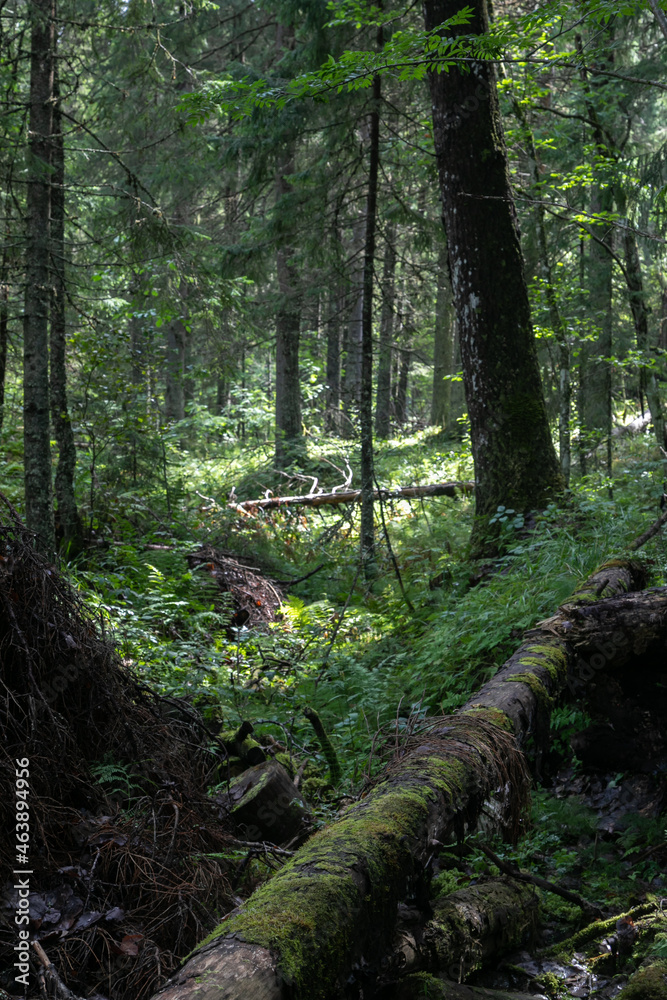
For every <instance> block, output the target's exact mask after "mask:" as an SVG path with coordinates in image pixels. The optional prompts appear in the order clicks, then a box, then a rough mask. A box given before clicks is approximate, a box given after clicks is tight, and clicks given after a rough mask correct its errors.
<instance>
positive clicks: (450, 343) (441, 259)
mask: <svg viewBox="0 0 667 1000" xmlns="http://www.w3.org/2000/svg"><path fill="white" fill-rule="evenodd" d="M453 373H454V303H453V302H452V286H451V283H450V281H449V275H448V273H447V246H446V244H444V243H443V244H442V245H441V247H440V252H439V253H438V293H437V298H436V303H435V337H434V340H433V395H432V397H431V424H432V425H433V426H434V427H440V428H441V429H442V430H443V431H444V430H445V429H446V428H447V427H448V426H449V411H450V406H451V400H452V383H451V380H450V379H449V378H447V376H448V375H453Z"/></svg>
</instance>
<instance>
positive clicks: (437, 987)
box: [391, 972, 544, 1000]
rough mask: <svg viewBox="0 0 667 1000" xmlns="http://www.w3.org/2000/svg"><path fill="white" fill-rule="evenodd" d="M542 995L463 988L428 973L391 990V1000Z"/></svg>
mask: <svg viewBox="0 0 667 1000" xmlns="http://www.w3.org/2000/svg"><path fill="white" fill-rule="evenodd" d="M534 996H535V997H543V996H544V994H533V993H508V992H507V991H506V990H487V989H485V988H484V987H483V986H464V985H462V984H460V983H453V982H449V981H447V980H445V979H439V978H437V977H436V976H432V975H430V974H429V973H423V972H416V973H412V974H411V975H409V976H406V978H405V979H404V980H403V981H402V982H401V983H400V984H399V986H398V989H396V990H392V992H391V1000H424V998H427V1000H530V998H531V997H534Z"/></svg>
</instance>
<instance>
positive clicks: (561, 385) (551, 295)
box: [513, 100, 572, 486]
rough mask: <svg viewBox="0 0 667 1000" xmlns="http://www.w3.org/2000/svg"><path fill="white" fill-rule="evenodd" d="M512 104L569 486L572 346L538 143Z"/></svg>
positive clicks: (520, 109)
mask: <svg viewBox="0 0 667 1000" xmlns="http://www.w3.org/2000/svg"><path fill="white" fill-rule="evenodd" d="M513 103H514V111H515V114H516V116H517V118H518V120H519V123H520V125H521V130H522V133H523V139H524V142H525V144H526V152H527V154H528V160H529V165H530V173H531V182H532V186H533V197H534V198H535V213H534V214H535V227H536V231H537V249H538V257H539V262H540V270H541V272H542V280H543V281H544V287H545V291H546V299H547V306H548V308H549V322H550V323H551V329H552V331H553V334H554V337H555V338H556V343H557V344H558V403H559V405H558V446H559V447H558V450H559V457H560V470H561V473H562V475H563V480H564V482H565V485H566V486H569V484H570V466H571V458H572V456H571V446H570V403H571V399H572V387H571V384H570V345H569V343H568V339H567V330H566V327H565V323H564V322H563V317H562V316H561V312H560V307H559V305H558V298H557V296H556V289H555V287H554V282H553V274H552V271H551V261H550V259H549V248H548V245H547V230H546V224H545V213H544V205H543V203H542V193H541V190H540V175H539V166H538V160H537V151H536V149H535V140H534V137H533V132H532V129H531V128H530V125H529V123H528V119H527V118H526V113H525V111H524V109H523V107H522V106H521V104H520V103H519V101H517V100H514V102H513Z"/></svg>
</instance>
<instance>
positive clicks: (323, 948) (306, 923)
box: [202, 755, 466, 1000]
mask: <svg viewBox="0 0 667 1000" xmlns="http://www.w3.org/2000/svg"><path fill="white" fill-rule="evenodd" d="M413 771H414V776H415V780H414V781H411V775H410V766H408V767H407V768H404V770H403V773H402V775H401V784H400V785H396V786H394V785H393V784H392V782H391V778H389V779H387V780H386V781H385V782H384V783H383V784H381V785H379V786H377V788H376V789H375V790H374V793H373V800H372V802H371V801H369V802H368V803H365V802H363V801H362V802H360V803H358V804H355V805H353V806H352V807H350V809H349V810H348V812H347V813H346V814H345V815H344V816H343V817H342V818H341V819H340V820H339V821H338V822H336V823H334V824H332V825H331V826H330V827H326V828H325V829H323V830H321V831H319V832H318V833H317V834H315V836H314V837H312V838H311V840H310V841H309V842H308V843H307V844H306V845H305V846H304V847H303V848H301V850H300V851H299V853H298V855H297V856H296V857H294V858H293V859H292V860H291V861H289V862H288V863H287V864H286V865H285V866H284V867H283V868H281V869H280V871H279V872H277V874H276V875H275V876H274V877H273V878H272V879H271V881H270V882H268V883H266V884H265V885H263V886H261V887H260V888H259V889H258V890H257V891H256V892H255V893H254V894H253V895H252V896H251V897H250V899H249V900H248V902H247V904H246V906H245V908H244V910H243V911H242V912H241V913H239V914H237V915H236V916H234V917H231V918H230V919H229V920H226V921H224V922H223V923H222V924H221V925H220V926H219V927H217V928H216V929H215V930H214V931H213V933H212V934H210V935H209V937H208V938H206V940H205V941H204V942H202V944H207V943H208V942H209V941H212V940H214V939H215V938H217V937H220V936H221V935H223V934H224V935H229V934H235V935H238V937H239V938H241V939H242V940H244V941H248V942H250V943H253V944H257V945H260V946H261V947H265V948H268V949H271V950H272V951H274V952H276V953H277V955H278V964H279V968H280V971H281V973H282V975H283V977H284V980H285V981H286V983H287V984H288V985H289V986H290V987H291V989H292V991H293V995H294V997H295V998H301V997H303V998H305V997H308V998H309V1000H317V998H320V997H324V996H326V995H327V993H328V992H330V986H331V983H332V982H335V979H336V976H337V975H338V973H339V970H340V969H341V968H342V967H343V965H344V963H345V958H346V956H347V955H349V953H350V952H351V951H352V950H353V949H354V946H355V944H357V942H358V940H359V938H360V936H361V935H362V934H363V933H364V930H365V929H367V928H373V935H374V936H375V935H377V934H379V933H382V931H383V930H384V929H388V927H387V928H385V925H386V924H387V922H388V920H390V919H391V916H392V914H393V909H394V904H395V902H396V900H397V898H398V896H399V894H400V892H401V891H402V889H403V888H404V885H405V879H406V878H407V876H408V875H409V874H410V872H411V871H412V870H413V867H414V859H413V857H412V851H411V845H412V844H413V843H414V839H415V837H416V836H417V833H418V830H419V828H420V825H421V824H422V823H423V822H424V819H425V817H426V814H427V812H428V809H429V805H430V804H431V802H432V801H433V799H434V798H435V796H436V795H437V794H438V793H440V794H444V795H445V796H446V797H447V798H449V799H451V798H453V797H454V796H455V795H456V793H457V791H458V790H459V789H460V788H461V787H462V785H463V782H464V780H465V775H466V769H465V767H464V765H463V764H462V763H461V762H460V761H457V760H454V761H451V760H445V759H443V758H441V757H437V756H435V755H434V756H432V757H419V758H416V759H415V760H414V762H413ZM295 901H296V904H295ZM362 907H363V913H362ZM319 984H322V985H321V986H320V985H319ZM327 984H328V985H327Z"/></svg>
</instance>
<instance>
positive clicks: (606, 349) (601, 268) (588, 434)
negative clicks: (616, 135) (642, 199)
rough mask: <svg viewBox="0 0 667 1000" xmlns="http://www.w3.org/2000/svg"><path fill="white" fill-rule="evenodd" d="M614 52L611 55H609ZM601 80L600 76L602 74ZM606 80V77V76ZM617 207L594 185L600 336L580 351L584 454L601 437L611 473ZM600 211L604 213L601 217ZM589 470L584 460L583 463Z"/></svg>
mask: <svg viewBox="0 0 667 1000" xmlns="http://www.w3.org/2000/svg"><path fill="white" fill-rule="evenodd" d="M575 44H576V48H577V53H578V55H579V60H580V63H581V78H582V83H583V87H584V94H585V98H586V111H587V115H588V118H589V119H590V120H591V121H592V122H593V140H594V142H595V145H596V146H597V148H598V153H599V154H601V155H609V152H610V150H609V143H608V137H607V135H606V134H605V133H604V132H603V130H602V128H601V126H600V122H599V120H598V117H597V111H596V108H595V103H594V100H593V93H594V88H595V87H596V86H598V85H599V84H596V82H595V80H594V81H593V85H592V86H591V85H590V84H589V80H588V70H587V68H586V64H585V62H584V50H583V44H582V40H581V36H580V35H577V36H576V38H575ZM612 59H613V57H612V55H611V54H610V56H609V60H610V62H611V61H612ZM598 79H600V78H598ZM603 82H604V81H603ZM613 207H614V199H613V192H612V189H611V187H610V186H609V185H605V184H599V183H598V184H594V185H593V186H592V188H591V193H590V212H591V215H592V216H593V218H595V217H598V221H597V222H595V223H594V224H593V225H592V226H591V236H592V239H591V241H590V249H589V255H588V261H587V264H588V268H587V269H588V290H589V314H590V318H591V320H592V321H593V323H594V324H595V326H596V328H597V331H598V335H597V339H596V340H595V341H593V342H588V341H584V342H583V343H582V345H581V354H580V358H581V360H580V375H579V379H580V385H581V391H580V401H581V405H580V412H579V418H580V423H581V432H580V449H581V454H583V455H585V454H586V453H588V452H589V451H590V450H591V448H595V447H596V446H597V445H598V444H599V443H600V442H601V441H606V452H607V454H606V460H607V461H606V464H607V474H608V475H609V476H611V455H612V447H611V440H612V439H611V424H612V412H611V411H612V405H611V404H612V400H611V366H610V364H609V362H608V361H607V360H605V359H606V358H610V357H611V351H612V249H613V247H612V242H613V227H612V225H611V223H610V222H608V221H607V220H606V219H605V218H604V216H605V215H607V214H608V213H610V212H611V211H612V209H613ZM600 216H602V218H599V217H600ZM582 472H585V462H584V463H582Z"/></svg>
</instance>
